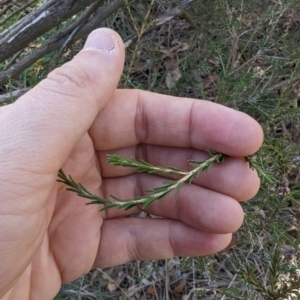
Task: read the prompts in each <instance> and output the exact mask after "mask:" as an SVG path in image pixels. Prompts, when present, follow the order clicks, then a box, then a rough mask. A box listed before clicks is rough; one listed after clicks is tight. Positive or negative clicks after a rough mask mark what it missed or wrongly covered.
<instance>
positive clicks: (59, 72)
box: [0, 28, 124, 171]
mask: <svg viewBox="0 0 300 300" xmlns="http://www.w3.org/2000/svg"><path fill="white" fill-rule="evenodd" d="M123 65H124V47H123V42H122V40H121V38H120V37H119V36H118V35H117V34H116V33H115V32H114V31H112V30H110V29H107V28H104V29H103V28H102V29H98V30H95V31H93V32H92V33H91V34H90V36H89V37H88V39H87V42H86V44H85V46H84V49H83V50H82V51H81V52H80V53H79V54H78V55H77V56H76V57H75V58H74V59H73V60H72V61H70V62H68V63H66V64H65V65H63V66H62V67H60V68H58V69H56V70H54V71H53V72H51V73H50V74H49V76H48V77H47V78H46V79H45V80H43V81H42V82H41V83H40V84H38V85H37V86H36V87H35V88H34V89H32V90H31V91H30V92H28V93H27V94H26V95H24V96H23V97H22V98H20V99H19V100H18V101H17V102H16V103H14V104H12V105H10V106H7V107H4V109H5V110H3V111H1V110H0V124H1V125H0V126H1V127H2V128H1V132H2V133H4V135H5V136H3V135H2V140H3V141H5V149H2V150H4V151H1V146H0V153H1V152H5V153H6V154H4V157H5V156H6V157H7V156H8V159H9V158H10V160H11V159H12V158H13V159H14V165H17V164H18V162H16V159H17V160H18V157H20V156H21V157H23V159H22V160H21V159H20V161H19V163H21V164H22V165H23V166H24V159H25V161H26V165H27V166H30V165H31V166H32V165H35V168H36V167H41V169H45V168H48V167H50V169H51V171H54V170H56V171H57V169H58V168H60V167H61V165H62V164H63V162H64V161H65V160H66V159H67V157H68V155H69V153H70V152H71V150H72V148H73V147H74V146H75V144H76V143H77V142H78V141H79V139H80V138H81V137H82V136H83V134H84V133H85V132H86V131H87V130H88V129H89V127H90V126H91V124H92V123H93V121H94V119H95V118H96V116H97V115H98V113H99V112H100V111H101V109H103V107H104V106H105V105H106V103H107V102H108V100H109V99H110V98H111V96H112V94H113V92H114V91H115V89H116V87H117V84H118V82H119V80H120V76H121V73H122V70H123ZM1 113H2V114H1ZM3 126H4V127H5V128H3ZM2 145H3V143H2ZM1 154H2V153H1ZM12 155H13V156H12ZM24 155H25V158H24ZM37 157H39V158H40V159H39V162H40V164H39V165H40V166H36V162H37ZM2 158H3V156H2ZM48 170H49V169H48ZM35 171H39V170H35ZM41 171H42V170H41Z"/></svg>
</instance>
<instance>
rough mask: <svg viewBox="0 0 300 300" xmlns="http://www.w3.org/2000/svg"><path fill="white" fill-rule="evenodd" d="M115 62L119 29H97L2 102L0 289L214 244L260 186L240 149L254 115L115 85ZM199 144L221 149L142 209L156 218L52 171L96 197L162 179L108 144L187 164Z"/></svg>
mask: <svg viewBox="0 0 300 300" xmlns="http://www.w3.org/2000/svg"><path fill="white" fill-rule="evenodd" d="M111 39H112V40H111ZM109 43H110V44H109ZM101 44H104V46H103V45H102V48H104V50H103V49H99V47H100V46H101ZM95 47H96V48H97V49H95ZM123 64H124V48H123V43H122V41H121V39H120V37H119V36H118V35H117V34H116V33H114V32H113V31H111V30H109V29H104V30H98V31H95V32H93V33H92V34H91V35H90V37H89V39H88V42H87V44H86V47H85V49H84V50H83V51H82V52H80V53H79V54H78V55H77V56H76V57H75V58H74V59H73V60H72V61H71V62H69V63H67V64H65V65H64V66H62V67H61V68H58V69H57V70H55V71H54V72H52V73H50V74H49V76H48V78H47V79H45V80H44V81H42V82H41V83H40V84H39V85H37V86H36V87H35V88H34V89H33V90H31V91H30V92H29V93H27V94H26V95H24V96H23V97H22V98H21V99H19V100H18V101H17V102H16V103H14V104H12V105H9V106H6V107H3V108H1V109H0V131H1V137H0V141H1V142H0V157H1V160H0V190H1V195H0V202H1V205H0V245H1V246H0V299H5V300H7V299H53V297H54V296H55V295H56V294H57V292H58V291H59V289H60V286H61V284H62V283H66V282H70V281H72V280H74V279H76V278H78V277H80V276H81V275H83V274H85V273H87V272H88V271H90V270H91V269H92V268H105V267H110V266H115V265H118V264H122V263H125V262H127V261H130V260H154V259H164V258H169V257H173V256H176V255H178V256H199V255H208V254H212V253H215V252H217V251H220V250H222V249H223V248H225V247H226V246H227V245H228V243H229V242H230V240H231V234H232V232H234V231H236V230H237V229H238V228H239V227H240V226H241V224H242V222H243V211H242V209H241V206H240V204H239V202H240V201H245V200H248V199H250V198H251V197H253V196H254V195H255V194H256V193H257V191H258V188H259V179H258V177H257V174H256V172H254V171H252V170H250V168H249V166H248V165H247V164H246V163H245V162H244V160H243V158H242V157H244V156H246V155H250V154H253V153H254V152H255V151H257V150H258V148H259V147H260V145H261V143H262V140H263V133H262V130H261V127H260V126H259V124H258V123H257V122H256V121H254V120H253V119H252V118H250V117H249V116H247V115H245V114H243V113H241V112H238V111H234V110H231V109H229V108H226V107H223V106H220V105H217V104H214V103H210V102H206V101H202V100H193V99H183V98H176V97H171V96H165V95H159V94H154V93H150V92H145V91H139V90H116V86H117V84H118V81H119V78H120V75H121V72H122V68H123ZM206 149H211V150H214V151H219V152H222V153H224V154H227V155H228V156H229V157H228V158H227V160H226V161H225V163H223V164H221V165H215V166H213V167H212V168H211V169H210V171H209V172H208V173H205V174H203V175H201V176H200V177H199V178H198V179H197V180H196V181H195V183H194V184H192V185H191V186H183V187H182V189H181V190H180V192H179V193H178V195H177V196H175V195H173V194H171V195H170V196H168V198H167V199H166V200H165V201H162V202H158V203H155V204H153V205H152V206H151V207H150V208H149V209H148V211H147V212H149V213H151V214H155V215H158V216H161V217H163V218H158V219H157V218H156V219H147V218H126V217H127V216H128V215H131V214H133V213H138V212H140V210H139V208H134V209H132V210H130V211H126V212H124V211H120V210H109V211H107V212H99V208H100V207H99V206H97V205H95V206H85V203H86V202H87V200H86V199H82V198H79V197H77V196H76V195H75V194H74V193H71V192H68V191H65V186H64V185H63V184H61V183H58V182H57V181H56V180H57V171H58V170H59V168H61V167H62V168H63V169H64V171H65V172H66V173H67V174H71V175H72V177H73V178H74V179H75V180H76V181H79V182H81V183H82V184H84V185H85V186H86V187H87V188H88V189H89V190H91V191H92V192H94V193H97V194H99V195H101V196H102V197H109V195H110V194H113V195H115V196H118V197H120V198H124V199H125V198H131V197H134V196H137V195H141V194H142V193H143V191H145V190H149V189H151V188H154V187H157V186H159V185H160V184H162V182H164V181H165V180H166V178H162V177H160V176H156V175H154V176H150V175H147V174H139V175H137V174H134V173H133V172H132V171H131V170H128V169H124V168H120V167H112V166H109V165H108V164H107V163H106V154H107V153H116V154H121V155H124V156H126V157H131V156H134V157H135V158H137V159H145V160H147V161H149V162H150V163H153V164H157V165H162V166H170V165H172V166H174V167H178V168H188V167H189V166H188V163H187V161H188V160H189V159H191V158H192V159H201V158H203V157H205V152H204V150H206Z"/></svg>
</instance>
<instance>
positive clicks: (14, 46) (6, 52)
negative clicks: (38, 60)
mask: <svg viewBox="0 0 300 300" xmlns="http://www.w3.org/2000/svg"><path fill="white" fill-rule="evenodd" d="M47 2H49V1H47ZM47 2H45V4H47ZM93 2H96V0H59V1H57V0H56V1H50V2H49V3H50V4H51V5H50V7H49V6H46V5H45V6H44V9H43V10H42V11H41V9H39V8H38V9H36V10H35V11H33V12H32V13H30V14H28V15H27V16H26V17H25V18H24V19H23V21H22V22H21V24H22V28H19V27H17V29H15V30H12V31H11V32H8V34H7V35H6V36H5V37H3V38H2V40H1V41H0V62H2V61H4V60H5V59H7V58H9V57H10V56H11V55H13V54H14V53H16V52H18V51H19V50H21V49H23V48H25V47H26V46H28V44H29V43H30V42H32V41H34V40H35V39H37V38H38V37H40V36H41V35H43V34H44V33H46V32H48V31H49V30H50V29H52V28H55V27H56V26H58V25H60V24H61V23H62V22H63V21H65V20H67V19H69V18H70V17H72V16H73V15H75V14H76V13H78V12H80V11H82V10H83V9H85V8H86V7H87V6H89V5H90V4H92V3H93ZM42 6H43V5H42Z"/></svg>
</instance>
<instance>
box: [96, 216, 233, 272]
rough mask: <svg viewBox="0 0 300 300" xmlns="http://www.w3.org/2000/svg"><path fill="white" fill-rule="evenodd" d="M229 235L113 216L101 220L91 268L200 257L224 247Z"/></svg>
mask: <svg viewBox="0 0 300 300" xmlns="http://www.w3.org/2000/svg"><path fill="white" fill-rule="evenodd" d="M230 240H231V234H226V235H225V234H224V235H223V234H221V235H220V234H212V233H206V232H202V231H200V230H197V229H195V228H193V227H190V226H187V225H185V224H182V223H180V222H178V221H174V220H163V219H137V218H128V219H117V220H107V221H105V222H104V223H103V226H102V233H101V242H100V245H99V249H98V254H97V258H96V260H95V263H94V267H95V268H106V267H111V266H115V265H119V264H123V263H125V262H128V261H130V260H158V259H166V258H171V257H174V256H202V255H208V254H213V253H216V252H218V251H220V250H222V249H224V248H225V247H226V246H227V245H228V244H229V243H230Z"/></svg>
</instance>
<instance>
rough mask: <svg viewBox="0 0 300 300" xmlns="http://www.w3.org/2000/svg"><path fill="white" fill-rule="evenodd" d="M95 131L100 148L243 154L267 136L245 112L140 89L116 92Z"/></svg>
mask: <svg viewBox="0 0 300 300" xmlns="http://www.w3.org/2000/svg"><path fill="white" fill-rule="evenodd" d="M116 107H118V109H115V108H116ZM90 133H91V135H92V138H93V139H94V142H95V146H96V148H97V149H98V150H113V149H118V148H124V147H128V146H133V145H137V144H140V143H146V144H154V145H164V146H173V147H191V148H195V149H200V150H201V149H202V150H206V149H211V150H215V151H218V152H222V153H224V154H228V155H231V156H239V157H241V156H247V155H250V154H253V153H254V152H256V151H257V149H258V148H259V147H260V145H261V143H262V140H263V132H262V129H261V127H260V125H259V124H258V123H257V122H256V121H255V120H253V119H252V118H251V117H249V116H248V115H246V114H244V113H242V112H238V111H235V110H233V109H230V108H227V107H224V106H221V105H218V104H215V103H211V102H208V101H203V100H192V99H186V98H176V97H172V96H163V95H159V94H155V93H150V92H145V91H137V90H135V91H132V90H118V91H116V92H115V93H114V96H113V99H112V101H110V102H109V104H108V105H107V106H106V107H105V109H104V110H103V111H102V112H101V113H100V114H99V115H98V117H97V119H96V120H95V123H94V124H93V126H92V128H91V130H90Z"/></svg>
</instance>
